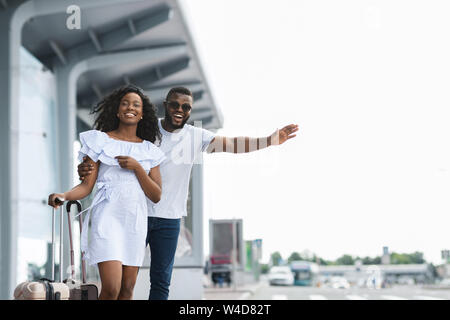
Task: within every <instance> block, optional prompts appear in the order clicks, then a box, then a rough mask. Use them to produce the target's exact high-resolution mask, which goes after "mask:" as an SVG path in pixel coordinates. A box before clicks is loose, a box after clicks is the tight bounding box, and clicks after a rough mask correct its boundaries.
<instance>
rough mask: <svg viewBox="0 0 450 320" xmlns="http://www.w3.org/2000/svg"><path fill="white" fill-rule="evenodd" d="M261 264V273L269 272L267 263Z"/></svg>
mask: <svg viewBox="0 0 450 320" xmlns="http://www.w3.org/2000/svg"><path fill="white" fill-rule="evenodd" d="M260 266H261V273H262V274H266V273H268V272H269V269H270V268H269V265H268V264H267V263H263V264H261V265H260Z"/></svg>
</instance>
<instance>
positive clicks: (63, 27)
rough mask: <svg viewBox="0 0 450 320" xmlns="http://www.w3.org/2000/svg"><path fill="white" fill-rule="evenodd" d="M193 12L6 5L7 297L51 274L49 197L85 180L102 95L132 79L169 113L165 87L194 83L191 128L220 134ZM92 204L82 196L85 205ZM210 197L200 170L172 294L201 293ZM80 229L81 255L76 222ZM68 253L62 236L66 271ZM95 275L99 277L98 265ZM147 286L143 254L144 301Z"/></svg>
mask: <svg viewBox="0 0 450 320" xmlns="http://www.w3.org/2000/svg"><path fill="white" fill-rule="evenodd" d="M185 9H186V7H185V2H184V1H182V0H154V1H145V0H95V1H92V0H73V1H72V0H71V1H65V0H61V1H54V0H2V1H0V25H1V28H0V33H1V39H2V46H1V47H0V64H1V66H0V70H1V77H0V94H1V96H2V97H3V102H2V104H1V111H2V116H1V117H0V119H1V120H0V121H1V125H0V130H1V136H0V141H1V150H2V152H1V153H0V157H1V164H2V165H1V166H0V179H1V180H0V181H1V183H0V194H1V197H0V206H1V207H0V208H1V209H0V210H1V219H0V235H1V237H0V249H1V259H0V299H11V298H12V292H13V290H14V288H15V286H16V285H17V284H18V283H19V282H22V281H26V280H31V279H38V278H41V277H47V278H49V277H50V251H51V250H50V242H51V208H50V207H49V206H48V205H47V197H48V195H49V194H50V193H53V192H59V191H62V190H69V189H70V188H71V187H73V186H74V185H76V184H78V179H77V174H76V169H75V168H76V165H77V163H76V160H75V159H76V158H75V156H76V154H77V151H78V148H79V142H78V141H77V139H78V137H79V133H80V132H83V131H86V130H90V129H92V126H93V120H94V119H93V118H92V116H91V114H90V111H91V108H92V106H93V105H94V104H95V103H96V102H97V101H99V99H100V98H101V97H102V96H104V95H105V94H107V93H109V92H111V91H112V90H113V89H115V88H117V87H119V86H122V85H124V84H129V83H132V84H135V85H137V86H139V87H141V88H143V89H144V90H145V92H146V94H147V95H148V96H149V97H150V99H151V101H152V102H153V103H154V104H155V105H156V106H157V107H158V115H159V116H160V117H163V116H164V112H163V106H162V102H163V99H164V98H165V96H166V94H167V92H168V91H169V89H170V88H171V87H174V86H186V87H188V88H190V89H191V91H192V92H193V94H194V101H195V104H194V109H193V111H192V114H191V118H190V123H191V124H195V125H197V124H198V123H199V122H200V121H201V125H202V127H203V128H206V129H209V130H211V131H215V130H217V129H219V128H221V127H222V124H223V117H222V114H221V111H220V109H219V108H218V107H217V105H216V103H215V101H214V97H213V93H212V92H211V90H210V87H209V85H208V80H207V78H206V76H205V73H204V70H203V68H202V64H201V60H200V58H199V56H198V53H197V51H196V48H195V44H194V41H193V38H192V34H191V33H190V31H189V17H188V16H187V14H186V10H185ZM91 199H92V197H89V198H88V199H85V200H83V207H84V208H86V207H87V206H89V204H90V201H91ZM202 202H203V200H202V165H201V164H195V165H194V167H193V170H192V174H191V183H190V193H189V199H188V216H187V217H185V219H183V221H182V230H181V234H180V240H179V244H178V249H177V255H176V261H175V266H174V273H173V278H172V285H171V295H170V297H169V298H171V299H201V297H202V276H203V273H202V272H203V269H202V268H203V262H204V261H203V223H202V221H203V208H202ZM65 219H67V217H65ZM57 225H58V224H57ZM64 228H67V221H65V224H64ZM73 230H74V244H75V252H76V255H77V258H79V253H78V252H79V234H78V233H77V232H75V231H77V230H78V226H77V225H76V223H75V225H73ZM57 234H58V231H57ZM66 234H67V233H66ZM68 248H69V239H68V237H65V238H64V249H65V250H64V254H63V265H64V269H66V268H67V267H68V266H69V264H70V263H69V261H70V256H69V250H68ZM57 252H58V251H57ZM76 260H77V261H79V259H76ZM56 261H59V259H58V256H57V258H56ZM76 267H77V268H79V262H77V264H76ZM78 270H79V269H78ZM63 272H64V270H63ZM78 274H79V271H78ZM88 276H89V278H90V280H91V281H98V274H97V271H96V268H92V269H90V270H88ZM181 279H182V280H181ZM181 282H182V283H181ZM148 289H149V257H148V251H147V257H146V259H145V262H144V266H143V268H141V270H140V272H139V277H138V283H137V284H136V290H135V298H136V299H146V298H147V297H148Z"/></svg>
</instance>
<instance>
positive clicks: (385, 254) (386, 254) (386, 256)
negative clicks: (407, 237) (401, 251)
mask: <svg viewBox="0 0 450 320" xmlns="http://www.w3.org/2000/svg"><path fill="white" fill-rule="evenodd" d="M390 263H391V255H390V254H389V247H383V255H382V256H381V264H390Z"/></svg>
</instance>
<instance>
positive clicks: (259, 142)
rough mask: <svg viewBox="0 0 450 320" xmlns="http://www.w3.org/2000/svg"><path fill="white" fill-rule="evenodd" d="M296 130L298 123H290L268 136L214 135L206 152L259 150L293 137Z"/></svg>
mask: <svg viewBox="0 0 450 320" xmlns="http://www.w3.org/2000/svg"><path fill="white" fill-rule="evenodd" d="M297 131H298V125H296V124H290V125H288V126H285V127H284V128H282V129H280V130H276V131H275V132H274V133H273V134H271V135H270V136H268V137H262V138H250V137H234V138H230V137H220V136H217V137H215V138H214V139H213V140H212V141H211V143H210V144H209V146H208V148H207V149H206V152H208V153H212V152H230V153H248V152H253V151H257V150H261V149H264V148H267V147H270V146H275V145H280V144H283V143H285V142H286V141H287V140H289V139H292V138H294V137H295V136H296V135H295V134H294V133H295V132H297Z"/></svg>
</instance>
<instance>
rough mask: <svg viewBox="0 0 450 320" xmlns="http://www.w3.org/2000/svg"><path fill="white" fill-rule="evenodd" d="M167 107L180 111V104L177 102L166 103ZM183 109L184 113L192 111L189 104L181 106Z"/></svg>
mask: <svg viewBox="0 0 450 320" xmlns="http://www.w3.org/2000/svg"><path fill="white" fill-rule="evenodd" d="M166 103H167V105H168V106H169V107H170V108H172V109H174V110H178V108H179V107H180V104H179V103H178V102H177V101H166ZM181 108H182V109H183V111H184V112H189V111H191V109H192V106H191V105H190V104H189V103H183V104H182V105H181Z"/></svg>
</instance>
